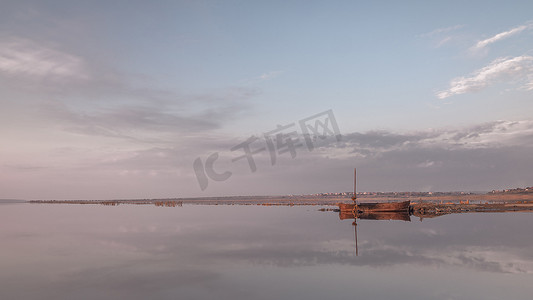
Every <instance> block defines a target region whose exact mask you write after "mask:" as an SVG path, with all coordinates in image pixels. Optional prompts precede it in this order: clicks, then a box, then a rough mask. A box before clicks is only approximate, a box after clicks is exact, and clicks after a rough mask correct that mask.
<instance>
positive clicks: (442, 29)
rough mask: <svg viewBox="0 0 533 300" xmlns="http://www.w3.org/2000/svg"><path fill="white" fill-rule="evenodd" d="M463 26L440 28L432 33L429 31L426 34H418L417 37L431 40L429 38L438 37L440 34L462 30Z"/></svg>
mask: <svg viewBox="0 0 533 300" xmlns="http://www.w3.org/2000/svg"><path fill="white" fill-rule="evenodd" d="M463 27H464V25H461V24H459V25H454V26H449V27H442V28H437V29H435V30H433V31H430V32H427V33H423V34H420V35H418V36H419V37H423V38H431V37H434V36H436V35H440V34H443V33H448V32H450V31H454V30H457V29H461V28H463Z"/></svg>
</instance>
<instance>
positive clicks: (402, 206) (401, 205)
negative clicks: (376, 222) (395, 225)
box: [339, 200, 411, 213]
mask: <svg viewBox="0 0 533 300" xmlns="http://www.w3.org/2000/svg"><path fill="white" fill-rule="evenodd" d="M410 204H411V201H409V200H407V201H402V202H382V203H378V202H376V203H359V204H346V203H339V209H340V211H341V212H357V213H364V212H401V211H403V212H409V206H410Z"/></svg>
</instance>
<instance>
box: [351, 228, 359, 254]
mask: <svg viewBox="0 0 533 300" xmlns="http://www.w3.org/2000/svg"><path fill="white" fill-rule="evenodd" d="M352 225H353V227H354V231H355V256H359V247H358V246H357V219H355V221H354V222H353V223H352Z"/></svg>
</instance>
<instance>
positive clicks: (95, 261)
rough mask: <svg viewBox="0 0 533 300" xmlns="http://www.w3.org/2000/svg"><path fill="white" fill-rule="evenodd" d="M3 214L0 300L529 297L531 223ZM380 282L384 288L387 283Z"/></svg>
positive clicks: (105, 209) (237, 213)
mask: <svg viewBox="0 0 533 300" xmlns="http://www.w3.org/2000/svg"><path fill="white" fill-rule="evenodd" d="M353 221H354V220H349V219H344V220H339V216H338V215H337V214H336V213H330V212H326V213H325V212H319V211H317V210H316V207H250V206H193V205H184V206H183V207H176V208H162V207H155V206H127V205H121V206H91V205H87V206H85V205H83V206H76V205H50V206H48V205H28V204H17V205H6V206H2V209H1V210H0V239H1V240H2V248H1V250H0V282H1V285H2V288H1V289H0V299H72V298H76V299H123V298H128V299H147V298H150V299H211V298H222V299H227V298H228V299H229V298H231V299H284V298H291V299H344V298H353V296H354V295H357V296H358V297H361V298H365V299H390V298H395V299H398V298H400V299H404V298H409V299H454V298H457V299H458V298H468V299H503V298H505V299H529V298H530V295H531V293H532V292H533V287H532V286H531V285H530V284H529V283H530V282H531V279H532V275H531V273H532V272H533V263H532V262H533V239H532V234H531V231H530V229H529V228H530V227H531V226H532V225H533V215H530V214H527V213H517V214H483V215H481V214H478V215H475V214H474V215H448V216H443V217H439V218H436V219H428V220H424V222H405V221H404V217H402V218H391V217H389V220H387V221H375V220H373V219H368V218H366V219H363V218H361V219H358V220H357V240H358V248H359V253H358V254H359V256H355V255H354V246H355V244H354V243H355V241H354V231H353V229H354V228H353V225H352V223H353ZM383 282H387V284H386V285H384V284H383Z"/></svg>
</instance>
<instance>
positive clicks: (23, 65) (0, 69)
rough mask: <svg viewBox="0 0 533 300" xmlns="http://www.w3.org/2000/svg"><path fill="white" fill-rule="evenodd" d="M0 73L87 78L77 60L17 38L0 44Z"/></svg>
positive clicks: (77, 58)
mask: <svg viewBox="0 0 533 300" xmlns="http://www.w3.org/2000/svg"><path fill="white" fill-rule="evenodd" d="M1 73H4V74H8V75H16V76H30V77H40V78H50V77H55V78H67V77H70V78H77V79H84V78H87V77H88V76H87V73H86V70H85V65H84V62H83V60H82V59H81V58H79V57H77V56H74V55H71V54H68V53H64V52H61V51H58V50H54V49H51V48H48V47H45V46H42V45H39V44H37V43H35V42H33V41H30V40H26V39H20V38H8V39H6V40H5V41H2V42H0V74H1Z"/></svg>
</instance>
